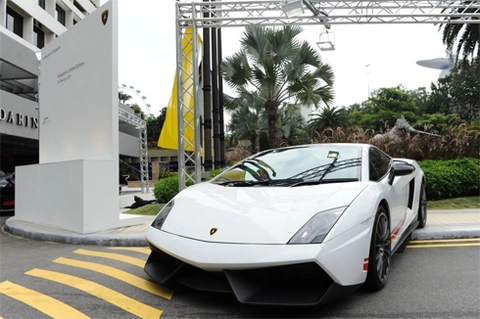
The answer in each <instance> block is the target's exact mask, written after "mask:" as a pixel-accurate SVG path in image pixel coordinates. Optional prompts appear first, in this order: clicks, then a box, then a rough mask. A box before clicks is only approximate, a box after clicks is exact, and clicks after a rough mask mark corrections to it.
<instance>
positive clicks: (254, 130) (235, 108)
mask: <svg viewBox="0 0 480 319" xmlns="http://www.w3.org/2000/svg"><path fill="white" fill-rule="evenodd" d="M224 101H225V109H226V110H229V111H230V112H231V119H230V122H229V124H228V130H229V131H230V132H231V133H232V134H233V136H235V138H236V139H237V141H239V140H249V141H250V142H251V143H252V145H253V151H254V153H257V152H259V151H260V135H261V133H262V132H264V131H265V128H266V121H265V118H266V116H265V110H264V108H263V105H262V102H261V100H260V96H258V95H257V94H254V93H252V92H243V93H242V94H241V95H240V96H239V97H238V98H232V97H230V96H227V95H226V96H225V98H224Z"/></svg>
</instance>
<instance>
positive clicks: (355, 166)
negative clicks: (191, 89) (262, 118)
mask: <svg viewBox="0 0 480 319" xmlns="http://www.w3.org/2000/svg"><path fill="white" fill-rule="evenodd" d="M360 165H361V146H356V145H348V146H347V145H332V144H318V145H309V146H298V147H291V148H281V149H274V150H269V151H265V152H261V153H259V154H256V155H253V156H251V157H249V158H247V159H245V160H243V161H241V162H239V163H238V164H236V165H234V166H233V167H231V168H229V169H227V170H225V171H223V172H222V173H221V174H219V175H218V176H217V177H216V178H214V179H213V180H212V183H216V184H221V185H225V186H255V185H263V186H298V185H306V184H317V183H328V182H330V183H331V182H351V181H358V180H360V172H361V169H360Z"/></svg>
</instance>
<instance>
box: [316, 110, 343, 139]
mask: <svg viewBox="0 0 480 319" xmlns="http://www.w3.org/2000/svg"><path fill="white" fill-rule="evenodd" d="M311 117H312V118H311V119H310V120H309V121H308V125H307V132H309V134H311V135H312V134H313V133H315V132H319V133H321V132H322V131H323V130H324V129H326V128H327V127H329V128H332V129H335V128H337V127H344V126H345V125H347V122H348V120H347V111H346V110H345V109H343V108H337V107H330V106H328V105H327V106H326V107H324V108H322V111H321V113H314V114H311Z"/></svg>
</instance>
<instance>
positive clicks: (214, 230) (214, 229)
mask: <svg viewBox="0 0 480 319" xmlns="http://www.w3.org/2000/svg"><path fill="white" fill-rule="evenodd" d="M217 230H218V228H212V229H210V236H211V235H213V234H215V233H216V232H217Z"/></svg>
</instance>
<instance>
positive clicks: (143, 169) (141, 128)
mask: <svg viewBox="0 0 480 319" xmlns="http://www.w3.org/2000/svg"><path fill="white" fill-rule="evenodd" d="M118 119H119V120H120V121H122V122H125V123H128V124H131V125H133V126H135V128H136V129H137V130H138V135H139V138H140V154H139V155H140V156H139V158H140V187H141V192H142V193H148V192H149V191H150V184H149V178H148V146H147V122H145V121H144V120H142V119H141V118H139V117H138V116H136V115H134V114H131V113H129V112H127V111H124V110H122V109H120V108H119V109H118Z"/></svg>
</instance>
